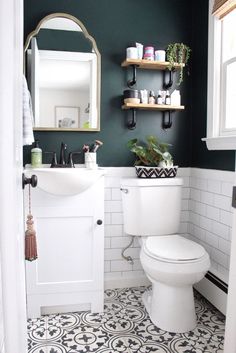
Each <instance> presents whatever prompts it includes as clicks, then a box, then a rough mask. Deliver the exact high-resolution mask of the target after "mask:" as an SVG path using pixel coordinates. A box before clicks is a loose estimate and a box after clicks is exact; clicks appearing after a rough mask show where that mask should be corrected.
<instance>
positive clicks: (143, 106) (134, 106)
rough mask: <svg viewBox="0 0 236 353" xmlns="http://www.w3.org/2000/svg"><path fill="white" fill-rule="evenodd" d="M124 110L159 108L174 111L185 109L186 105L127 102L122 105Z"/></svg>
mask: <svg viewBox="0 0 236 353" xmlns="http://www.w3.org/2000/svg"><path fill="white" fill-rule="evenodd" d="M122 109H123V110H129V109H140V110H159V111H170V110H171V111H174V110H184V109H185V107H184V105H179V106H174V105H165V104H143V103H139V104H133V103H125V104H123V105H122Z"/></svg>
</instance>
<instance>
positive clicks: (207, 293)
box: [194, 277, 227, 315]
mask: <svg viewBox="0 0 236 353" xmlns="http://www.w3.org/2000/svg"><path fill="white" fill-rule="evenodd" d="M194 288H195V289H196V290H197V291H198V292H199V293H201V294H202V295H203V296H204V297H205V298H206V299H207V300H209V302H210V303H211V304H212V305H214V306H215V307H216V308H217V309H218V310H219V311H221V312H222V313H223V314H224V315H226V305H227V294H226V293H225V292H224V291H222V290H221V289H220V288H218V287H217V286H216V285H215V284H214V283H212V282H211V281H209V279H207V278H206V277H204V278H203V279H202V280H201V281H200V282H198V283H197V284H195V285H194Z"/></svg>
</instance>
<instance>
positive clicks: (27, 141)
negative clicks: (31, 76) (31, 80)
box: [22, 75, 34, 146]
mask: <svg viewBox="0 0 236 353" xmlns="http://www.w3.org/2000/svg"><path fill="white" fill-rule="evenodd" d="M22 103H23V104H22V105H23V119H22V120H23V146H26V145H31V144H32V143H33V142H34V133H33V121H34V116H33V110H32V101H31V96H30V92H29V89H28V85H27V81H26V78H25V76H24V75H23V102H22Z"/></svg>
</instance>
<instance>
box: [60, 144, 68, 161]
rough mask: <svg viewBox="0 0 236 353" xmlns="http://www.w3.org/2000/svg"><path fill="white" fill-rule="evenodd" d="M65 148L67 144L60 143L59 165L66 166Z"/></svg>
mask: <svg viewBox="0 0 236 353" xmlns="http://www.w3.org/2000/svg"><path fill="white" fill-rule="evenodd" d="M66 148H67V144H66V143H64V142H62V143H61V150H60V159H59V164H60V165H64V164H66Z"/></svg>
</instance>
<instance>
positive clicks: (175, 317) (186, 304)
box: [143, 280, 197, 333]
mask: <svg viewBox="0 0 236 353" xmlns="http://www.w3.org/2000/svg"><path fill="white" fill-rule="evenodd" d="M143 302H144V305H145V308H146V310H147V312H148V314H149V316H150V319H151V321H152V322H153V324H154V325H156V326H157V327H159V328H160V329H162V330H164V331H168V332H174V333H184V332H188V331H191V330H193V329H194V328H195V327H196V324H197V322H196V313H195V306H194V297H193V288H192V286H184V287H171V286H168V285H166V284H164V283H158V282H155V283H153V280H152V290H147V291H146V292H145V293H144V294H143Z"/></svg>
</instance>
